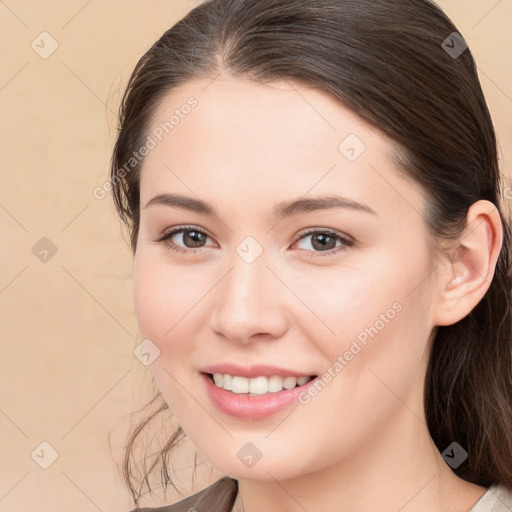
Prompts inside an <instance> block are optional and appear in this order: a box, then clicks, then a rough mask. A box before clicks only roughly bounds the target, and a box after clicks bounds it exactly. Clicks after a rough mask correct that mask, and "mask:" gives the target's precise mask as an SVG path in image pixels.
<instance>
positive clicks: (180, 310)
mask: <svg viewBox="0 0 512 512" xmlns="http://www.w3.org/2000/svg"><path fill="white" fill-rule="evenodd" d="M155 252H156V251H155ZM207 291H208V290H207V287H206V283H205V281H204V280H201V279H197V276H194V275H193V273H190V272H187V271H186V270H184V269H182V268H179V267H176V266H174V267H172V266H171V265H169V264H168V263H165V262H162V261H161V258H157V257H155V256H154V255H152V254H151V253H150V251H149V250H148V251H146V252H145V251H144V249H142V250H141V251H140V253H137V254H136V257H135V265H134V271H133V293H134V304H135V311H136V315H137V320H138V323H139V329H140V332H141V335H142V336H144V337H145V338H150V339H151V340H152V341H153V342H154V343H155V344H157V345H159V348H160V350H163V349H164V347H165V346H167V345H169V343H170V342H171V341H172V339H173V338H176V337H177V336H179V333H180V332H183V331H184V328H185V326H189V327H190V323H191V322H194V318H195V315H197V313H198V311H199V309H200V308H199V307H197V306H198V305H199V302H200V301H201V298H202V297H203V296H204V295H205V294H206V292H207Z"/></svg>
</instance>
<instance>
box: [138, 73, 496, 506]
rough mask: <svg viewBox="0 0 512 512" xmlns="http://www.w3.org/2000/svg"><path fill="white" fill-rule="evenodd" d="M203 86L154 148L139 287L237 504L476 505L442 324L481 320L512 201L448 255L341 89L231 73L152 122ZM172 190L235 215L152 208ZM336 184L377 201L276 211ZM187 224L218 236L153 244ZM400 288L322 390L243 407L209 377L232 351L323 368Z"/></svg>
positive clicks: (167, 104)
mask: <svg viewBox="0 0 512 512" xmlns="http://www.w3.org/2000/svg"><path fill="white" fill-rule="evenodd" d="M190 96H194V97H195V98H197V100H198V106H197V107H196V108H195V109H193V110H192V111H191V113H190V114H189V115H187V116H185V118H184V119H182V120H180V122H179V124H178V125H177V126H175V127H174V129H173V130H172V131H171V132H169V134H167V135H166V136H165V137H164V138H163V140H162V141H161V142H160V143H159V144H158V145H157V146H156V147H155V148H154V149H152V150H151V151H150V152H149V154H148V155H147V156H146V158H145V161H144V165H143V170H142V174H141V183H140V201H141V217H140V231H139V235H138V240H137V250H136V253H135V259H134V269H133V271H134V274H133V277H134V281H133V283H134V297H135V306H136V312H137V319H138V322H139V327H140V332H141V334H142V335H143V337H144V338H149V339H150V340H152V342H153V343H154V344H155V345H156V346H157V347H158V348H159V350H160V356H159V357H158V358H157V359H156V360H155V361H154V362H153V364H152V366H151V368H152V371H153V374H154V377H155V379H156V381H157V383H158V386H159V388H160V390H161V392H162V394H163V396H164V397H165V399H166V401H167V402H168V404H169V406H170V407H171V409H172V410H173V412H174V413H175V414H176V416H177V418H178V420H179V422H180V424H181V425H182V426H183V428H184V430H185V432H186V433H187V435H188V436H189V437H190V439H191V440H192V441H193V442H194V444H195V445H196V447H197V448H198V450H199V451H200V452H201V453H203V454H204V455H205V456H206V458H207V459H208V460H209V461H210V462H211V463H212V465H213V466H214V467H216V468H217V469H218V470H219V471H220V472H222V473H223V474H226V475H229V476H231V477H233V478H237V479H238V481H239V490H240V492H239V496H238V501H237V504H236V505H235V508H234V510H236V511H239V510H245V511H246V512H257V511H261V510H267V511H270V512H273V511H276V512H277V511H285V512H288V511H289V512H292V511H293V512H295V511H301V512H302V511H303V510H308V511H320V510H322V511H329V512H334V511H336V512H345V511H346V512H348V511H350V512H358V511H367V510H377V509H378V510H379V511H380V512H396V511H398V510H400V511H402V512H407V511H415V512H423V511H425V512H427V511H428V512H432V511H445V510H446V511H448V510H450V511H452V512H453V511H466V510H468V509H469V508H470V507H471V506H472V505H473V504H474V503H475V502H476V501H477V500H478V499H479V498H480V497H481V496H482V495H483V493H484V492H485V490H486V489H485V488H484V487H481V486H477V485H474V484H471V483H469V482H466V481H464V480H462V479H460V478H458V477H456V475H455V474H454V473H453V471H452V470H451V469H450V467H449V466H448V465H447V464H446V463H445V462H444V460H443V458H442V457H441V454H440V453H439V451H438V450H437V449H436V447H435V445H434V444H433V442H432V440H431V437H430V435H429V432H428V429H427V426H426V420H425V416H424V412H423V386H424V378H425V372H426V368H427V363H428V355H429V347H430V342H431V339H432V336H431V335H432V333H433V331H434V329H435V327H436V326H437V325H449V324H452V323H455V322H456V321H458V320H459V319H461V318H463V317H464V316H466V315H467V314H468V313H469V312H470V311H471V309H472V308H473V307H474V306H475V305H476V304H477V303H478V302H479V300H480V299H481V298H482V297H483V295H484V294H485V292H486V291H487V289H488V287H489V283H490V282H491V280H492V277H493V274H494V269H495V265H496V260H497V257H498V254H499V250H500V247H501V243H502V232H501V224H500V221H499V215H498V213H497V211H496V209H495V208H494V206H493V205H492V204H491V203H489V202H487V201H479V202H478V203H475V204H474V205H473V206H472V207H471V209H470V211H469V212H468V229H467V230H466V231H465V233H464V235H463V237H461V239H460V240H459V242H458V243H457V244H453V243H452V245H451V246H452V248H453V250H452V252H451V253H449V254H444V253H434V251H433V244H432V243H431V240H430V239H429V236H428V234H427V230H426V227H425V225H424V223H423V220H422V216H421V215H422V212H423V211H424V209H425V205H426V197H425V195H424V193H423V191H422V189H421V188H420V187H419V186H418V185H416V184H415V183H413V182H412V181H411V180H409V179H408V178H405V177H404V176H403V175H402V174H400V173H399V172H398V170H397V169H396V166H395V164H394V163H393V160H392V159H391V154H392V152H393V150H394V146H393V144H392V142H391V141H390V140H388V139H386V138H385V137H384V136H383V135H382V134H381V133H380V132H379V131H378V130H377V129H375V128H373V127H371V126H369V125H368V124H366V123H364V122H363V121H362V120H361V119H360V118H359V117H358V116H356V115H355V114H354V113H352V112H351V111H350V110H348V109H346V108H345V107H343V106H342V105H340V104H339V103H337V102H336V101H334V100H333V99H332V98H330V97H329V96H327V95H326V94H324V93H322V92H320V91H315V90H313V89H310V88H305V87H300V86H299V85H298V84H292V83H289V82H284V81H282V82H273V83H272V84H267V85H264V84H261V83H257V82H251V81H247V80H241V79H235V78H232V77H230V76H228V75H225V74H223V75H221V76H219V77H218V78H217V79H215V80H214V81H211V80H208V81H206V80H196V81H191V82H188V83H186V84H183V85H181V86H180V87H178V88H175V89H173V90H172V91H171V92H170V93H168V95H167V96H166V97H165V98H164V100H163V101H162V103H161V104H160V107H159V109H158V111H157V112H156V114H155V115H154V116H153V119H152V122H151V128H154V127H156V126H158V125H159V123H161V122H162V121H164V120H166V119H168V118H169V115H170V114H171V113H172V112H173V110H174V109H176V108H179V107H180V105H183V104H184V103H185V102H186V100H187V98H189V97H190ZM348 134H356V135H357V137H358V138H359V139H360V140H362V141H363V142H364V144H365V145H366V150H365V151H364V152H363V153H362V154H361V156H359V158H358V159H357V160H355V161H353V162H351V161H349V160H348V159H347V158H346V157H345V156H344V155H343V154H342V153H341V152H340V151H339V149H338V145H339V144H340V142H341V141H342V140H343V139H345V137H346V136H347V135H348ZM162 193H176V194H182V195H186V196H189V197H192V198H201V199H203V200H205V201H208V202H210V203H212V204H213V205H214V206H215V208H216V210H217V214H218V216H207V215H203V214H200V213H197V212H192V211H187V210H184V209H179V208H176V207H170V206H164V205H158V204H156V205H152V206H149V207H147V208H145V206H146V204H147V203H148V201H149V200H150V199H151V198H153V197H154V196H156V195H158V194H162ZM333 193H335V194H339V195H343V196H345V197H347V198H350V199H351V200H354V201H358V202H361V203H365V204H366V205H368V206H369V207H370V208H371V209H373V210H374V211H375V214H370V213H367V212H364V211H359V210H356V209H350V208H337V209H329V210H323V211H311V212H307V213H301V214H299V215H296V216H293V217H290V218H285V219H283V220H281V221H279V222H276V221H275V220H274V219H273V217H272V215H271V214H272V208H273V207H274V205H275V204H277V203H279V202H281V201H285V200H292V199H298V198H301V197H303V196H307V197H313V196H321V195H324V194H333ZM183 224H186V225H192V226H193V227H194V228H196V229H198V230H201V231H203V232H205V233H206V234H207V235H208V237H207V238H205V239H204V240H203V242H202V246H201V244H199V245H197V244H196V245H194V244H193V242H191V240H190V239H189V238H187V237H186V236H185V237H184V233H183V232H182V233H179V234H177V235H175V236H174V237H173V239H172V241H174V243H175V244H177V245H178V246H180V247H182V248H184V249H185V250H186V249H188V250H189V251H190V252H188V253H179V252H175V251H173V250H171V249H170V248H169V247H168V246H166V245H165V243H163V242H155V241H154V240H155V239H156V238H157V237H158V236H160V235H161V234H162V233H163V232H164V231H166V230H167V231H168V230H169V229H170V228H172V227H175V226H181V225H183ZM307 228H318V231H321V229H322V228H330V229H333V230H336V231H337V232H339V233H340V235H342V236H345V237H348V238H349V239H351V240H353V241H354V244H353V245H352V246H344V245H343V242H341V241H337V242H336V243H334V242H331V244H332V245H328V247H327V248H326V250H330V249H332V251H331V254H330V255H325V254H324V253H323V252H322V249H321V247H320V246H319V244H314V242H313V236H311V235H309V236H305V237H303V238H302V239H299V238H298V237H297V234H298V233H299V232H300V231H304V230H305V229H307ZM185 235H186V233H185ZM247 236H252V237H253V238H254V239H255V240H256V241H257V242H258V244H259V245H260V246H261V248H262V249H263V252H262V254H261V255H260V256H259V257H258V258H257V259H256V260H255V261H254V262H253V263H250V264H249V263H247V262H246V261H245V260H244V259H242V258H241V257H240V256H239V255H238V254H237V252H236V248H237V246H239V244H240V243H241V242H242V241H243V240H244V239H245V238H246V237H247ZM319 247H320V248H319ZM339 247H342V249H341V250H340V249H339ZM457 247H458V249H456V248H457ZM333 251H338V252H333ZM308 254H309V255H310V256H312V257H308V256H307V255H308ZM394 303H399V304H400V305H401V307H402V309H401V311H400V312H399V313H397V314H396V315H395V316H394V318H393V319H392V320H390V321H389V322H387V323H386V324H385V327H384V328H382V329H381V330H379V332H378V334H377V335H376V336H374V337H373V338H370V339H369V341H368V343H367V345H366V346H364V348H363V349H362V350H361V351H360V352H359V353H357V355H356V356H354V357H353V359H352V360H351V361H349V362H348V364H346V366H344V368H343V370H342V371H340V372H339V373H337V374H336V376H335V377H334V378H332V379H331V381H330V382H329V383H328V384H327V385H326V386H325V388H324V389H322V390H321V392H319V393H318V395H317V396H315V397H313V398H312V399H311V401H310V403H308V404H307V405H301V404H298V403H297V404H294V405H293V406H292V407H290V408H288V409H286V410H285V411H282V412H281V413H278V414H277V415H275V416H272V417H270V418H266V419H263V420H258V421H251V420H247V419H238V418H233V417H231V416H228V415H226V414H224V413H223V412H221V411H219V410H218V409H216V407H215V406H214V405H213V404H212V403H211V401H210V400H209V398H208V396H207V394H206V392H205V389H204V383H203V382H202V381H201V379H200V378H199V370H200V369H201V368H203V367H204V366H206V365H209V364H214V363H221V362H236V363H238V364H242V365H250V364H251V363H267V364H275V365H278V366H283V367H286V368H291V369H296V370H298V371H302V372H304V373H306V374H315V375H321V374H323V372H325V371H326V370H327V369H328V368H329V367H332V366H333V363H334V362H335V361H336V359H337V357H338V355H340V354H344V353H345V351H346V350H348V349H349V348H350V345H351V342H352V341H353V340H354V339H356V337H357V335H358V334H359V333H361V331H363V330H364V329H365V327H369V326H371V325H374V324H375V322H376V321H377V320H378V319H379V318H380V315H381V314H385V313H386V311H388V310H389V309H390V308H391V307H392V305H393V304H394ZM248 442H251V443H253V444H254V445H255V446H256V447H257V448H258V450H259V451H260V452H261V454H262V457H261V459H260V460H259V461H258V462H257V463H256V464H255V465H253V466H252V467H246V466H245V465H244V464H243V463H242V461H241V460H240V459H239V458H238V457H237V452H238V451H239V450H240V449H241V448H242V447H243V446H244V445H245V444H246V443H248ZM464 448H465V449H466V451H469V450H470V449H471V447H464ZM242 503H243V506H242Z"/></svg>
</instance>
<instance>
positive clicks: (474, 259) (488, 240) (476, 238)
mask: <svg viewBox="0 0 512 512" xmlns="http://www.w3.org/2000/svg"><path fill="white" fill-rule="evenodd" d="M502 243H503V227H502V224H501V218H500V215H499V212H498V210H497V208H496V207H495V205H494V204H493V203H491V202H490V201H485V200H481V201H477V202H476V203H474V204H473V205H472V206H471V208H470V209H469V211H468V214H467V226H466V229H465V230H464V233H463V234H462V235H461V237H460V238H459V239H458V246H457V248H456V249H455V250H454V251H452V252H451V253H450V254H448V258H449V260H450V263H449V265H447V267H446V270H445V271H444V272H443V274H442V276H441V279H440V280H439V295H438V304H437V307H436V315H435V318H434V321H435V324H436V325H452V324H454V323H456V322H458V321H459V320H461V319H462V318H464V317H465V316H467V315H468V314H469V313H470V312H471V311H472V310H473V308H474V307H475V306H476V305H477V304H478V303H479V302H480V300H481V299H482V298H483V297H484V295H485V293H486V292H487V290H488V289H489V286H490V284H491V281H492V279H493V277H494V271H495V269H496V263H497V260H498V256H499V253H500V250H501V246H502Z"/></svg>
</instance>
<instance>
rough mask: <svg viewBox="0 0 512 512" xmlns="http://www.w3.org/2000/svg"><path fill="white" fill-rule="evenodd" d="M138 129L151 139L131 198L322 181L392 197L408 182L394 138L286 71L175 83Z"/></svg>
mask: <svg viewBox="0 0 512 512" xmlns="http://www.w3.org/2000/svg"><path fill="white" fill-rule="evenodd" d="M191 98H192V100H191ZM190 105H194V106H193V107H190ZM148 133H149V134H150V136H151V137H153V139H154V140H155V147H154V148H153V149H152V150H151V151H150V152H149V154H148V155H147V156H146V158H145V161H144V164H143V170H142V175H141V202H143V201H147V200H149V199H150V196H152V195H154V194H157V193H162V192H169V191H172V190H174V189H180V190H182V191H187V192H189V193H190V192H191V189H192V190H193V191H194V193H195V195H201V196H206V197H210V198H213V201H214V200H215V199H214V198H215V196H218V195H219V194H220V195H221V196H222V197H221V200H222V199H225V200H229V199H231V200H232V199H233V193H234V192H236V193H237V194H243V195H244V196H245V197H247V198H253V199H254V200H256V198H258V197H259V198H260V199H265V198H266V197H269V195H272V196H274V197H275V196H276V195H279V191H281V195H286V196H287V197H288V196H290V197H293V196H303V195H305V194H307V193H308V192H310V193H316V192H318V193H320V192H322V193H324V192H326V191H328V192H332V193H343V194H344V195H352V196H353V197H354V199H362V197H363V196H365V195H366V196H368V194H369V195H373V196H376V198H377V200H379V198H378V197H377V195H378V196H380V201H381V202H386V201H388V202H389V201H395V202H396V200H397V198H396V195H397V194H400V193H403V194H406V195H407V194H410V193H411V190H409V189H410V188H411V187H412V188H417V187H414V185H413V184H412V183H410V182H408V181H404V180H403V178H402V177H401V176H400V174H399V173H398V172H397V170H396V168H395V164H394V162H393V160H392V159H391V154H392V153H393V151H394V150H395V145H394V144H393V143H392V141H390V140H389V139H388V138H386V137H385V136H384V135H383V134H382V133H381V132H380V131H379V130H377V129H376V128H374V127H372V126H370V125H369V124H367V123H366V122H364V121H363V120H362V119H361V118H360V117H359V116H357V115H356V114H355V113H354V112H352V111H351V110H349V109H348V108H346V107H345V106H344V105H342V104H341V103H340V102H338V101H336V100H335V99H334V98H332V97H331V96H329V95H328V94H326V93H324V92H322V91H319V90H316V89H313V88H310V87H305V86H303V85H299V84H297V83H292V82H289V81H276V82H272V83H268V84H262V83H258V82H254V81H248V80H238V79H232V78H225V77H223V78H217V79H215V80H213V81H212V80H194V81H191V82H188V83H185V84H182V85H180V86H179V87H176V88H175V89H173V90H171V91H170V92H169V93H168V94H167V95H166V96H165V97H164V99H163V100H162V101H161V103H160V104H159V106H158V108H157V110H156V112H155V114H154V116H153V118H152V120H151V123H150V125H149V130H148ZM155 134H156V135H155ZM383 176H385V178H383ZM385 180H387V181H389V180H392V181H397V180H398V181H400V183H394V184H393V186H390V185H389V184H388V185H386V183H385ZM187 189H188V190H187ZM400 189H401V190H402V192H400ZM416 192H417V193H418V192H420V191H419V190H417V191H416ZM413 193H414V192H413ZM222 194H224V195H222ZM206 197H205V198H206Z"/></svg>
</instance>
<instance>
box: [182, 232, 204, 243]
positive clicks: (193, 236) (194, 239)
mask: <svg viewBox="0 0 512 512" xmlns="http://www.w3.org/2000/svg"><path fill="white" fill-rule="evenodd" d="M201 236H202V234H201V233H198V232H197V231H187V232H186V233H185V238H186V237H189V238H191V239H192V244H193V245H192V247H198V246H200V244H201Z"/></svg>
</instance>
